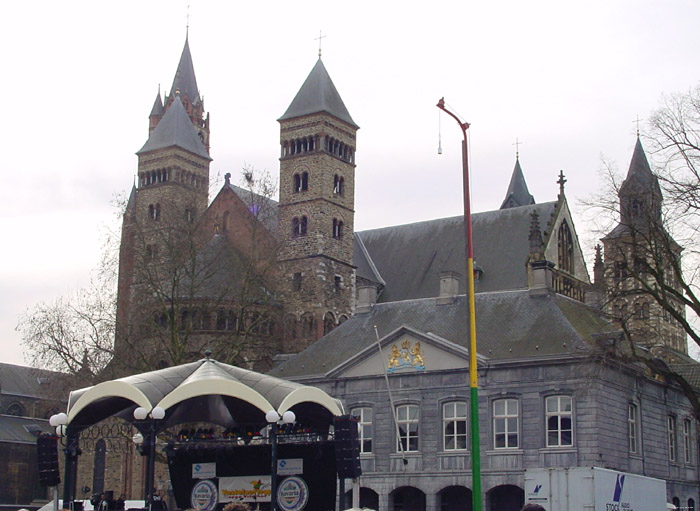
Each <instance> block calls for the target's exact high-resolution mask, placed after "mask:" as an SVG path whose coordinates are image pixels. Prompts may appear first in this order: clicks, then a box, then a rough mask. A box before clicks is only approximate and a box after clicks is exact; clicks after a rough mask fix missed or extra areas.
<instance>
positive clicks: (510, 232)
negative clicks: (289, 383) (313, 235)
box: [272, 142, 699, 511]
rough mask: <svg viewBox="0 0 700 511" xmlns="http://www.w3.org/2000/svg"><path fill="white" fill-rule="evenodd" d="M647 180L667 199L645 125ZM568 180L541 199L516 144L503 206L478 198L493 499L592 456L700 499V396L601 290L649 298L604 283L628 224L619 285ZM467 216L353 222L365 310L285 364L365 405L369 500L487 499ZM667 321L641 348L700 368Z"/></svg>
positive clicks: (415, 503)
mask: <svg viewBox="0 0 700 511" xmlns="http://www.w3.org/2000/svg"><path fill="white" fill-rule="evenodd" d="M640 169H642V170H643V171H644V172H645V174H644V176H645V177H644V179H643V180H639V179H638V178H637V176H638V173H639V172H640ZM635 180H637V182H639V181H642V182H644V183H646V187H643V186H637V187H636V190H635V197H636V198H637V199H638V200H640V201H641V200H646V201H647V203H650V202H653V201H656V200H657V199H660V191H659V189H658V183H657V182H656V178H653V176H652V175H651V172H650V171H649V167H648V164H646V157H645V156H644V152H643V149H642V146H641V144H640V143H639V142H638V143H637V146H636V149H635V152H634V155H633V157H632V162H631V165H630V170H629V173H628V177H627V180H626V181H625V183H630V182H634V181H635ZM558 183H559V187H560V189H559V195H558V197H557V200H556V201H553V202H545V203H540V204H536V203H535V201H534V198H533V197H532V196H531V195H530V194H529V192H528V190H527V186H526V184H525V180H524V177H523V173H522V169H521V167H520V163H519V162H517V161H516V166H515V169H514V171H513V177H512V180H511V183H510V187H509V190H508V191H507V193H506V198H505V200H504V201H503V204H502V206H501V209H499V210H496V211H489V212H484V213H477V214H475V215H474V216H473V229H474V231H473V236H474V251H475V281H476V282H475V284H476V321H477V323H476V329H477V345H478V354H477V363H478V373H479V378H480V387H481V391H480V396H479V430H480V436H481V442H480V444H481V445H480V450H481V453H482V454H481V466H482V488H483V492H484V495H483V497H484V502H485V509H487V510H500V511H509V510H513V511H517V510H518V509H520V506H522V503H523V501H524V498H525V494H526V492H527V491H532V489H528V488H525V473H526V471H527V470H528V469H535V468H567V467H588V466H596V467H606V468H611V469H614V470H619V471H621V472H627V473H634V474H643V475H646V476H651V477H656V478H660V479H664V480H666V481H667V494H668V495H667V497H668V501H669V502H672V501H673V502H675V503H677V504H679V503H681V504H682V505H683V506H687V507H688V508H689V509H695V507H694V506H695V504H696V503H697V502H698V498H699V494H698V475H699V473H698V445H697V437H698V431H697V421H696V418H695V415H694V413H693V408H692V406H691V404H690V402H689V401H688V399H687V398H686V396H685V394H684V393H683V392H682V390H681V389H680V387H678V386H675V385H670V384H669V383H667V382H666V381H664V379H663V377H661V376H660V375H659V374H655V373H654V372H652V371H650V370H649V368H648V367H647V365H645V364H643V363H640V360H641V359H636V358H634V357H632V356H630V346H629V344H628V342H627V340H626V338H625V337H624V336H623V335H622V331H621V330H620V328H619V326H620V322H619V320H620V319H623V318H620V317H619V316H618V317H615V316H613V319H614V321H611V317H610V314H608V313H606V312H604V311H603V310H601V308H600V307H596V306H593V305H591V304H590V303H592V304H594V305H601V304H605V307H604V308H606V309H608V310H609V312H610V313H614V312H616V311H617V309H614V308H613V305H614V304H615V303H618V302H619V301H625V300H630V301H632V300H639V299H640V296H641V295H639V294H638V293H632V294H622V295H620V294H617V295H614V296H612V297H610V299H606V297H605V296H602V297H601V296H599V295H600V294H603V295H604V294H605V293H606V291H609V292H611V293H613V292H614V291H616V290H617V289H618V287H619V286H617V284H619V282H620V278H621V277H620V275H615V274H614V273H613V271H607V272H605V273H604V272H602V268H601V265H602V267H603V268H606V267H607V268H615V259H614V257H615V256H616V255H617V250H616V246H615V241H616V240H618V241H619V237H615V233H619V232H620V230H621V228H616V230H615V231H613V234H612V235H608V236H607V237H606V238H605V240H604V243H605V250H606V252H605V253H606V259H608V257H609V258H610V259H612V261H611V260H606V261H603V260H602V256H601V254H600V252H599V253H598V264H597V269H596V274H597V275H596V276H597V277H598V278H601V279H606V280H607V281H608V282H607V284H608V285H607V286H606V285H605V282H598V285H597V286H593V285H590V282H589V279H588V274H587V271H586V268H585V263H584V257H583V254H582V251H581V248H580V246H579V244H578V238H577V236H576V231H575V228H574V223H573V220H572V217H571V213H570V211H569V208H568V206H567V202H566V196H565V190H564V183H565V180H564V178H563V174H560V178H559V181H558ZM628 189H629V187H627V186H623V187H622V190H621V193H620V195H621V197H620V198H621V201H622V203H623V207H622V211H623V217H622V218H621V224H623V223H624V222H625V220H626V218H625V216H624V215H625V214H626V211H627V210H626V201H627V200H628V195H627V190H628ZM464 233H465V227H464V221H463V218H462V217H454V218H445V219H439V220H431V221H427V222H420V223H415V224H409V225H401V226H395V227H387V228H382V229H374V230H371V231H365V232H358V233H355V240H356V243H357V244H358V245H360V247H361V250H357V251H356V256H359V257H357V258H356V259H355V264H356V266H357V282H358V287H359V288H360V292H359V294H358V296H359V297H360V300H359V301H358V302H357V303H356V308H355V314H354V315H353V317H351V318H350V319H349V320H348V321H346V322H345V323H343V324H342V325H340V326H339V327H338V328H336V329H335V330H333V331H332V332H330V333H329V334H328V335H326V336H325V337H323V338H322V339H320V340H319V341H317V342H316V343H314V344H313V345H311V346H310V347H309V348H307V349H306V350H304V351H303V352H301V353H300V354H298V355H297V356H296V357H294V358H293V359H291V360H288V361H286V362H285V363H283V364H281V365H279V366H278V367H276V368H275V369H273V371H272V374H273V375H278V376H284V377H285V378H290V379H293V380H296V381H303V382H305V383H307V384H309V383H310V384H314V385H319V386H321V387H322V388H324V390H326V391H327V392H330V393H331V394H333V395H335V396H336V397H338V398H340V399H342V400H343V401H344V402H345V404H346V406H347V407H348V408H349V409H350V410H351V412H352V413H353V414H354V415H355V416H356V417H357V418H358V419H359V423H360V431H361V438H360V440H361V449H362V454H361V458H362V468H363V475H362V477H361V504H362V505H367V506H369V507H372V508H375V509H382V510H396V511H398V510H410V511H414V510H415V511H419V510H421V511H422V510H431V511H432V510H438V509H441V510H457V509H471V507H470V506H471V504H466V503H467V502H471V485H472V481H471V458H470V456H471V451H472V450H471V445H470V437H469V421H468V410H469V389H468V364H469V357H468V349H467V347H468V345H469V328H468V322H467V311H466V309H467V301H466V296H465V295H464V292H465V290H464V284H463V283H462V281H461V279H460V278H459V273H460V270H461V267H462V266H463V265H464V260H465V254H464V246H465V243H464V239H465V237H464V236H465V234H464ZM618 267H619V265H618ZM629 286H632V284H629ZM363 290H366V292H363ZM587 294H588V295H589V296H586V295H587ZM586 302H590V303H589V304H587V303H586ZM608 302H609V304H608ZM630 308H632V305H630ZM640 310H641V309H640ZM640 314H641V313H638V315H640ZM648 317H649V316H645V318H648ZM659 317H660V318H661V319H663V316H662V315H661V314H657V315H655V316H654V318H657V319H658V318H659ZM633 319H637V318H633ZM666 322H667V323H668V324H669V325H672V323H671V322H670V321H669V320H668V319H666ZM669 328H671V329H672V330H671V332H670V335H666V334H668V333H669V332H668V330H664V329H652V328H648V329H646V330H645V332H646V335H645V336H640V335H641V334H642V330H641V329H637V335H636V336H635V337H634V338H633V340H634V342H635V343H637V344H638V345H639V346H642V347H643V348H642V349H641V351H638V352H641V353H643V354H644V353H648V352H649V350H650V349H653V351H652V353H654V356H659V354H661V355H663V356H664V357H665V359H666V360H667V362H668V364H669V366H670V367H671V368H672V369H674V370H676V371H677V372H679V373H682V374H684V375H685V376H686V378H687V380H688V381H689V382H691V383H692V384H693V385H696V386H697V383H698V379H697V371H698V364H697V363H696V362H694V361H692V360H691V359H690V358H689V357H688V356H687V354H686V347H685V345H684V344H682V343H680V342H679V334H678V332H677V329H678V327H677V326H670V327H669ZM385 375H386V376H387V377H388V380H385ZM392 406H393V411H392Z"/></svg>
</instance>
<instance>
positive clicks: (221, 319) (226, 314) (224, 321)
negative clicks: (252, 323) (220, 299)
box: [216, 308, 237, 331]
mask: <svg viewBox="0 0 700 511" xmlns="http://www.w3.org/2000/svg"><path fill="white" fill-rule="evenodd" d="M236 319H237V318H236V315H235V314H234V313H233V311H231V310H226V309H223V308H222V309H219V310H218V311H216V329H217V330H227V331H232V330H235V329H236Z"/></svg>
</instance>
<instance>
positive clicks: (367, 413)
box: [350, 407, 372, 454]
mask: <svg viewBox="0 0 700 511" xmlns="http://www.w3.org/2000/svg"><path fill="white" fill-rule="evenodd" d="M350 413H351V414H352V416H353V417H355V418H356V419H357V425H358V435H357V436H358V437H359V440H360V453H362V454H367V453H371V452H372V409H371V408H368V407H361V408H355V409H353V410H352V412H350Z"/></svg>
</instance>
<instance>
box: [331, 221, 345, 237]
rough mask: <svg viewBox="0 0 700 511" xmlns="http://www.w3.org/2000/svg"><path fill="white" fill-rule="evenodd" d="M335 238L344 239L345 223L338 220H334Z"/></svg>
mask: <svg viewBox="0 0 700 511" xmlns="http://www.w3.org/2000/svg"><path fill="white" fill-rule="evenodd" d="M333 237H334V238H342V237H343V222H342V221H340V220H338V219H337V218H334V219H333Z"/></svg>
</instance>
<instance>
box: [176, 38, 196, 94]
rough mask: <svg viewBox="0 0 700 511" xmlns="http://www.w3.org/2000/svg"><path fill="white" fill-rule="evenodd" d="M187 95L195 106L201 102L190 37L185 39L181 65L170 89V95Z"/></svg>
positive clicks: (178, 66)
mask: <svg viewBox="0 0 700 511" xmlns="http://www.w3.org/2000/svg"><path fill="white" fill-rule="evenodd" d="M173 94H179V95H181V96H184V95H187V97H188V98H189V100H190V101H191V102H192V103H193V104H197V102H198V101H199V99H200V98H199V89H198V88H197V78H196V77H195V75H194V64H193V63H192V54H191V53H190V42H189V37H186V38H185V47H184V48H183V49H182V55H181V56H180V63H179V64H178V65H177V71H176V72H175V78H174V79H173V85H172V87H170V95H171V96H172V95H173Z"/></svg>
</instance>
